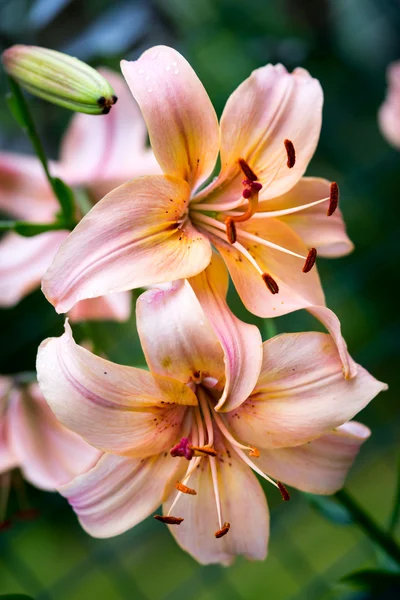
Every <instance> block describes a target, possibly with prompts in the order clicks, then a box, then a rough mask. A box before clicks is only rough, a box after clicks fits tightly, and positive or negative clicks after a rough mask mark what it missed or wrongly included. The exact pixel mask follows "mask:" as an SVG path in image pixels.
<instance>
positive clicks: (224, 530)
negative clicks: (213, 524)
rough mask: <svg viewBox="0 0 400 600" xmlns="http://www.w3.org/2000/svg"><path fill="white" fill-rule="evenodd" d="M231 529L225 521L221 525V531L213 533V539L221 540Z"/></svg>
mask: <svg viewBox="0 0 400 600" xmlns="http://www.w3.org/2000/svg"><path fill="white" fill-rule="evenodd" d="M230 528H231V524H230V523H228V522H227V521H225V523H224V524H223V526H222V527H221V529H218V531H216V532H215V533H214V535H215V537H216V538H217V539H218V538H222V537H223V536H224V535H226V534H227V533H228V531H229V530H230Z"/></svg>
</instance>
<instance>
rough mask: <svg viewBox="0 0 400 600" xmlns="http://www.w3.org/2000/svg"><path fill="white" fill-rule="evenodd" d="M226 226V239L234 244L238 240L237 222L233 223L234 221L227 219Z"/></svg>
mask: <svg viewBox="0 0 400 600" xmlns="http://www.w3.org/2000/svg"><path fill="white" fill-rule="evenodd" d="M225 225H226V237H227V238H228V242H229V243H230V244H234V243H235V242H236V239H237V237H236V226H235V222H234V221H233V219H232V218H231V217H227V218H226V219H225Z"/></svg>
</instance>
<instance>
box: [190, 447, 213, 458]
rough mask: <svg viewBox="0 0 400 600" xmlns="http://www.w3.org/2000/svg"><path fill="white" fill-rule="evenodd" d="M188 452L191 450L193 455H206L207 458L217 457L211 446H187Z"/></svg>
mask: <svg viewBox="0 0 400 600" xmlns="http://www.w3.org/2000/svg"><path fill="white" fill-rule="evenodd" d="M189 448H190V450H192V451H193V452H194V453H195V455H198V454H197V453H199V454H200V455H201V454H206V455H207V456H217V451H216V450H214V448H211V446H189Z"/></svg>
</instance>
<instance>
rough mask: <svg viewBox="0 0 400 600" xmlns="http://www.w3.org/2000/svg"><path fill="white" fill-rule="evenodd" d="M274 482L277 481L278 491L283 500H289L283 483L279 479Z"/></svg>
mask: <svg viewBox="0 0 400 600" xmlns="http://www.w3.org/2000/svg"><path fill="white" fill-rule="evenodd" d="M276 483H277V485H278V488H279V491H280V493H281V496H282V500H283V501H284V502H289V500H290V494H289V492H288V491H287V489H286V488H285V486H284V485H283V483H281V482H280V481H277V482H276Z"/></svg>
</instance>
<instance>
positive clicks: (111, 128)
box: [58, 69, 161, 200]
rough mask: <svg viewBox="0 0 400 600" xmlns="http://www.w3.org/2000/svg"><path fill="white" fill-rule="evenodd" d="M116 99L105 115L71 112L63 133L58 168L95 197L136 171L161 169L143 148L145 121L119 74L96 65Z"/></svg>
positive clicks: (149, 151) (138, 173)
mask: <svg viewBox="0 0 400 600" xmlns="http://www.w3.org/2000/svg"><path fill="white" fill-rule="evenodd" d="M99 70H100V72H101V73H102V74H103V75H104V76H105V77H106V78H107V80H108V81H109V82H110V83H111V85H112V87H113V88H114V91H115V94H116V95H117V97H118V102H117V103H116V104H115V105H114V106H113V108H112V110H111V111H110V112H109V113H108V115H102V116H101V117H93V115H84V114H82V113H80V114H78V113H77V114H75V115H74V117H73V118H72V120H71V123H70V125H69V127H68V129H67V132H66V134H65V136H64V139H63V142H62V146H61V156H60V163H59V164H58V168H59V170H60V174H61V175H62V176H63V177H64V178H65V180H66V181H68V183H69V185H85V186H87V187H90V188H91V189H93V190H94V196H95V199H96V200H98V199H100V198H101V197H102V196H104V195H105V194H107V193H108V192H110V191H111V190H112V189H113V188H115V187H117V186H118V185H121V184H122V183H124V182H125V181H127V180H128V179H132V177H136V176H138V175H152V174H156V173H159V172H160V171H161V169H160V167H159V165H158V163H157V161H156V159H155V158H154V155H153V153H152V152H151V150H150V149H148V148H146V139H147V132H146V125H145V123H144V121H143V117H142V115H141V112H140V110H139V107H138V105H137V104H136V102H135V100H134V99H133V97H132V94H131V93H130V91H129V88H128V86H127V85H126V83H125V81H124V79H123V77H122V76H121V75H119V74H118V73H115V72H114V71H111V70H109V69H99Z"/></svg>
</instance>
